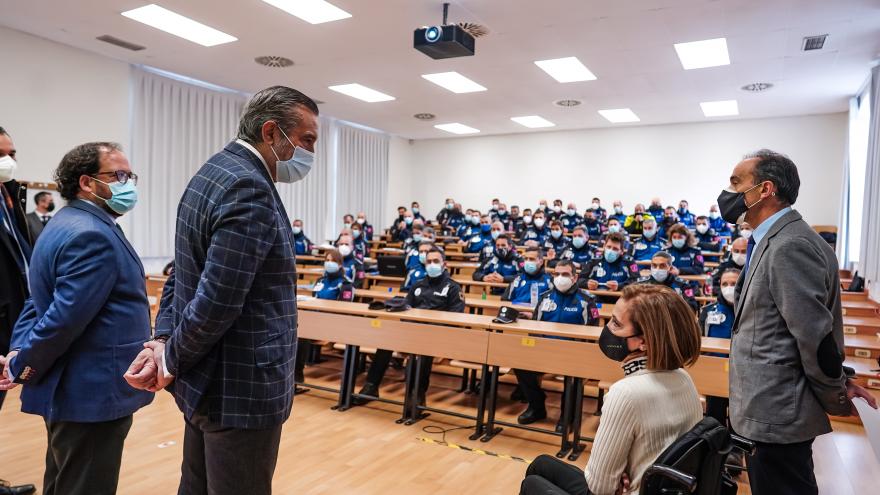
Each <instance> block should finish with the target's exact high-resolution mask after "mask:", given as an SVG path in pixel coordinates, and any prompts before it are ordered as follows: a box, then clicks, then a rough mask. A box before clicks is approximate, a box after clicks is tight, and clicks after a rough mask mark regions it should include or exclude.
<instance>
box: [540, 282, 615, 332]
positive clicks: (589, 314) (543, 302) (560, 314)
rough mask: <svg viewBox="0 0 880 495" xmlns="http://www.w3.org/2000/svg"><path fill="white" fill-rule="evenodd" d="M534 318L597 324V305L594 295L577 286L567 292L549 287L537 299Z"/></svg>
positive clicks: (573, 323) (555, 321)
mask: <svg viewBox="0 0 880 495" xmlns="http://www.w3.org/2000/svg"><path fill="white" fill-rule="evenodd" d="M534 319H535V320H538V321H551V322H554V323H567V324H570V325H597V324H598V323H599V307H598V305H597V304H596V298H595V297H593V296H592V295H590V293H589V292H587V291H586V290H584V289H580V288H578V287H577V286H573V287H572V288H571V289H569V290H568V292H567V293H566V292H560V291H558V290H556V289H551V290H548V291H546V292H544V293H543V294H541V297H540V298H539V299H538V306H537V307H536V308H535V318H534Z"/></svg>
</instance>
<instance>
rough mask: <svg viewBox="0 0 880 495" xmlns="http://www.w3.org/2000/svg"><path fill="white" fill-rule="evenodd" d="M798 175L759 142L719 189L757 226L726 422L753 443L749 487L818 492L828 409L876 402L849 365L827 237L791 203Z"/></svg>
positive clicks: (740, 303)
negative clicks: (817, 444)
mask: <svg viewBox="0 0 880 495" xmlns="http://www.w3.org/2000/svg"><path fill="white" fill-rule="evenodd" d="M799 188H800V178H799V177H798V172H797V167H796V166H795V164H794V163H793V162H792V161H791V160H790V159H789V158H788V157H786V156H785V155H781V154H779V153H775V152H773V151H770V150H760V151H758V152H755V153H753V154H750V155H747V156H746V157H745V158H744V159H743V160H742V161H741V162H740V163H739V164H737V165H736V167H735V168H734V170H733V173H732V174H731V176H730V186H729V187H728V189H727V190H725V191H723V192H722V193H721V195H720V196H719V198H718V205H719V207H720V208H721V213H722V216H723V217H724V219H725V220H727V221H728V222H730V223H741V222H743V221H745V222H748V223H749V224H750V225H751V226H753V227H754V232H753V234H752V236H751V237H750V239H749V244H748V251H747V258H746V264H745V266H744V267H743V271H742V274H741V275H740V277H739V281H738V283H737V286H736V304H735V313H736V316H735V320H734V325H733V335H732V342H731V346H730V422H731V425H732V427H733V430H734V431H736V432H737V433H738V434H740V435H742V436H744V437H746V438H749V439H751V440H753V441H755V443H756V446H757V448H756V451H755V455H754V456H752V457H751V458H750V459H749V460H748V472H749V482H750V484H751V490H752V493H753V494H755V495H765V494H774V495H779V494H797V495H807V494H816V493H818V487H817V485H816V477H815V476H814V474H813V456H812V444H813V440H814V439H815V438H816V437H817V436H818V435H822V434H825V433H829V432H830V431H831V423H830V421H829V419H828V414H832V415H836V416H846V415H849V414H855V409H854V407H853V405H852V399H853V398H854V397H864V398H866V399H868V401H869V402H870V403H871V404H872V406H873V407H875V408H876V407H877V403H876V401H875V400H874V398H873V396H872V395H871V394H870V393H869V392H867V391H866V390H864V389H863V388H861V387H859V386H858V385H856V384H854V383H853V382H852V381H851V380H850V379H849V376H851V375H852V373H853V372H852V370H851V369H848V368H846V367H844V366H843V358H844V352H843V351H844V345H843V319H842V316H841V310H840V279H839V276H838V271H837V259H836V258H835V254H834V251H833V250H832V249H831V247H830V246H829V245H828V243H826V242H825V241H824V240H822V238H821V237H819V235H818V234H816V232H815V231H813V229H812V228H811V227H810V226H809V225H808V224H807V223H806V222H805V221H804V220H803V218H801V215H800V213H798V212H797V211H795V210H793V209H792V207H791V206H792V205H793V204H794V202H795V201H796V200H797V196H798V189H799Z"/></svg>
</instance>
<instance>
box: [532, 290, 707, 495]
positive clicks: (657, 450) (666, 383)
mask: <svg viewBox="0 0 880 495" xmlns="http://www.w3.org/2000/svg"><path fill="white" fill-rule="evenodd" d="M599 347H600V349H602V352H603V353H604V354H605V355H606V356H607V357H608V358H610V359H613V360H614V361H620V362H621V363H622V364H621V366H622V367H623V369H624V377H623V378H622V379H620V380H618V381H617V382H615V383H614V384H613V385H611V389H610V390H609V391H608V393H607V394H606V395H605V402H604V404H603V406H602V419H601V421H599V429H598V431H597V432H596V438H595V440H594V441H593V447H592V450H591V451H590V458H589V460H588V461H587V466H586V468H585V469H584V470H583V471H582V470H581V469H579V468H578V467H576V466H574V465H571V464H568V463H566V462H564V461H561V460H559V459H557V458H556V457H553V456H548V455H542V456H539V457H538V458H537V459H535V460H534V461H532V463H531V464H530V465H529V467H528V469H527V470H526V478H525V479H524V480H523V482H522V486H521V488H520V494H521V495H549V494H571V495H593V494H595V495H611V494H614V493H621V492H622V491H624V490H628V493H638V491H639V488H640V487H641V483H642V476H643V474H644V472H645V470H646V469H647V468H648V467H649V466H650V465H651V464H653V463H654V461H655V460H656V459H657V457H658V456H659V455H660V454H661V453H662V452H663V451H664V450H665V449H666V448H667V447H668V446H669V445H670V444H672V442H674V441H675V440H677V439H678V438H679V437H681V436H682V435H684V434H685V433H686V432H688V431H689V430H690V429H691V428H693V427H694V425H696V424H697V423H698V422H700V420H701V419H702V418H703V408H702V406H701V405H700V396H699V394H697V389H696V387H694V382H693V381H692V380H691V377H690V375H688V373H687V371H685V370H684V368H685V367H687V366H691V365H693V364H694V363H695V362H696V361H697V359H698V358H699V355H700V330H699V328H698V327H697V321H696V318H694V315H693V313H692V312H691V311H690V309H689V308H688V306H687V304H685V303H684V301H683V300H682V299H681V298H680V297H678V295H676V294H675V293H674V292H673V291H671V290H669V289H667V288H665V287H659V286H652V285H631V286H629V287H627V288H626V289H625V290H624V291H623V296H622V297H621V298H620V300H619V301H618V302H617V304H615V305H614V312H613V315H612V317H611V321H610V322H609V323H608V325H606V326H605V328H604V329H602V335H601V336H600V338H599ZM624 479H627V480H629V483H628V484H627V483H625V482H622V480H624Z"/></svg>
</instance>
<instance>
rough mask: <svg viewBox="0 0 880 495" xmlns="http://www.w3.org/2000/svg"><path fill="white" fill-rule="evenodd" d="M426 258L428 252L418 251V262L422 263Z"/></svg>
mask: <svg viewBox="0 0 880 495" xmlns="http://www.w3.org/2000/svg"><path fill="white" fill-rule="evenodd" d="M426 259H428V253H419V263H421V264H423V265H424V264H425V260H426Z"/></svg>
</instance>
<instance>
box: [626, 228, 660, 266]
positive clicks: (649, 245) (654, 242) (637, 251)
mask: <svg viewBox="0 0 880 495" xmlns="http://www.w3.org/2000/svg"><path fill="white" fill-rule="evenodd" d="M665 245H666V239H663V238H661V237H660V236H659V235H657V234H654V238H653V239H650V240H649V239H648V238H646V237H645V236H644V235H643V236H642V237H641V238H640V239H639V240H637V241H635V243H633V258H634V259H635V260H636V261H650V260H651V258H652V257H654V255H655V254H657V253H658V252H659V251H662V250H663V247H664V246H665Z"/></svg>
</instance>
